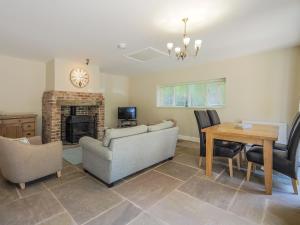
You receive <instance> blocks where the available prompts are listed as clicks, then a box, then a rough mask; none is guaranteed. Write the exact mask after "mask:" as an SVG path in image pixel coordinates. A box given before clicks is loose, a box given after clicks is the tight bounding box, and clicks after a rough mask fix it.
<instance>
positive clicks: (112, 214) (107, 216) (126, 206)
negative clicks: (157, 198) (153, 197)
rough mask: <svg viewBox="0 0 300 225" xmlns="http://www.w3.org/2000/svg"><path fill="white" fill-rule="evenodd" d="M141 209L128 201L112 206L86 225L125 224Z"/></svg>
mask: <svg viewBox="0 0 300 225" xmlns="http://www.w3.org/2000/svg"><path fill="white" fill-rule="evenodd" d="M140 212H141V210H140V209H139V208H137V207H135V206H134V205H133V204H131V203H130V202H128V201H124V202H122V203H121V204H120V205H118V206H116V207H114V208H112V209H111V210H109V211H107V212H106V213H104V214H102V215H100V216H99V217H97V218H95V219H93V220H92V221H90V222H88V223H87V225H125V224H128V223H129V222H130V221H131V220H133V219H134V218H135V217H137V216H138V215H139V213H140Z"/></svg>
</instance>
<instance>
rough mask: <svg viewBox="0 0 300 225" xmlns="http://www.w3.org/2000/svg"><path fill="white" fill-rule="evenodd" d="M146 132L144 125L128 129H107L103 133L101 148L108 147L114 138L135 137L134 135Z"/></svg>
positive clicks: (146, 128)
mask: <svg viewBox="0 0 300 225" xmlns="http://www.w3.org/2000/svg"><path fill="white" fill-rule="evenodd" d="M147 130H148V127H147V126H145V125H140V126H136V127H128V128H117V129H114V128H113V129H107V130H106V131H105V136H104V139H103V146H105V147H108V146H109V144H110V142H111V140H112V139H114V138H121V137H127V136H132V135H136V134H142V133H146V132H147Z"/></svg>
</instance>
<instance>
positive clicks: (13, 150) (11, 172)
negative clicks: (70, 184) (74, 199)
mask: <svg viewBox="0 0 300 225" xmlns="http://www.w3.org/2000/svg"><path fill="white" fill-rule="evenodd" d="M28 139H29V143H30V144H24V143H20V142H19V141H15V140H12V139H9V138H4V137H0V168H1V172H2V175H3V177H4V178H5V179H7V180H9V181H11V182H13V183H17V184H19V185H20V187H21V189H24V188H25V183H26V182H29V181H33V180H36V179H38V178H41V177H44V176H47V175H50V174H53V173H56V174H57V176H58V177H60V176H61V169H62V150H63V147H62V143H61V141H57V142H52V143H48V144H42V140H41V137H32V138H28Z"/></svg>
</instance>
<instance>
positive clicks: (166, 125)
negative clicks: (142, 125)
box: [148, 121, 174, 132]
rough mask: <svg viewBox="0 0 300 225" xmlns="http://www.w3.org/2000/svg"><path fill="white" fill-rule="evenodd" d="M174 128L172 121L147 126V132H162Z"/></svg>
mask: <svg viewBox="0 0 300 225" xmlns="http://www.w3.org/2000/svg"><path fill="white" fill-rule="evenodd" d="M173 126H174V123H173V122H172V121H164V122H162V123H159V124H155V125H151V126H148V131H149V132H151V131H158V130H163V129H168V128H171V127H173Z"/></svg>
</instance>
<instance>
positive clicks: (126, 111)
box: [118, 107, 136, 120]
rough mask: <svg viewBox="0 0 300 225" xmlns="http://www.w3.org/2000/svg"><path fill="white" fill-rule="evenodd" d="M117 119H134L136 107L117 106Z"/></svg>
mask: <svg viewBox="0 0 300 225" xmlns="http://www.w3.org/2000/svg"><path fill="white" fill-rule="evenodd" d="M118 119H119V120H136V107H119V108H118Z"/></svg>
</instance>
